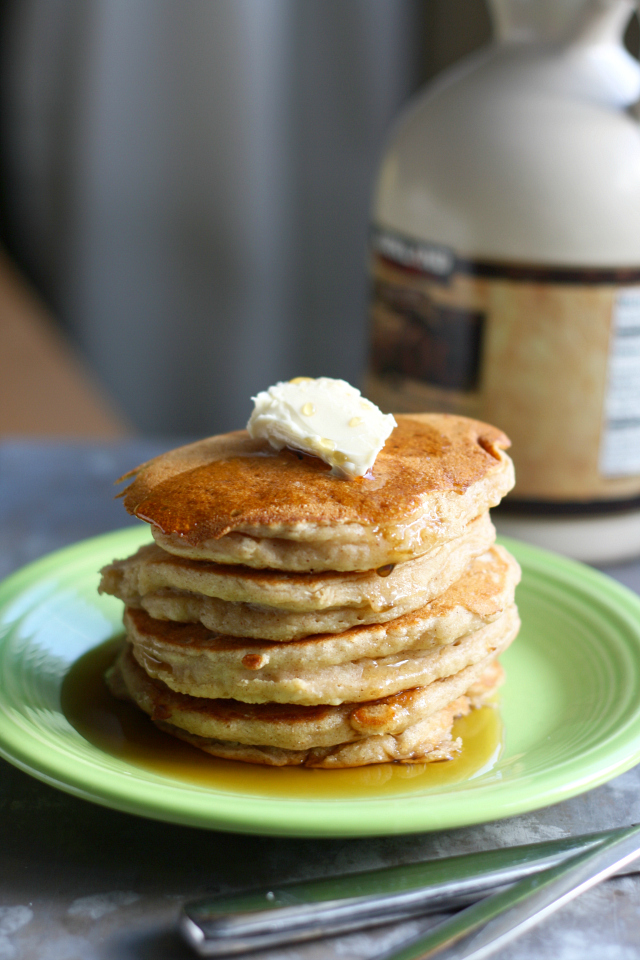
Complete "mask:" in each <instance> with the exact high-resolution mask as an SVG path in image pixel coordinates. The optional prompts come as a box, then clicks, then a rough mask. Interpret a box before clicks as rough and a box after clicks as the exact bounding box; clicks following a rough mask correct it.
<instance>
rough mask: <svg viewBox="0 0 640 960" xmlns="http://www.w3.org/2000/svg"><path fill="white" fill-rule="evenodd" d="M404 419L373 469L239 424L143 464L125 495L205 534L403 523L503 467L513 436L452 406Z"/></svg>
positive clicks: (171, 524)
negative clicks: (339, 469) (340, 468)
mask: <svg viewBox="0 0 640 960" xmlns="http://www.w3.org/2000/svg"><path fill="white" fill-rule="evenodd" d="M397 421H398V426H397V427H396V429H395V430H394V431H393V433H392V434H391V436H390V437H389V439H388V440H387V442H386V444H385V446H384V448H383V450H382V451H381V452H380V454H379V455H378V457H377V459H376V462H375V464H374V467H373V474H372V476H371V477H370V478H357V479H355V480H345V479H342V478H340V477H334V476H331V473H330V468H329V467H328V466H327V465H326V464H325V463H324V462H323V461H321V460H318V459H317V458H315V457H308V456H304V455H302V454H298V453H296V452H294V451H291V450H282V451H280V452H278V453H276V452H275V451H273V450H271V449H270V448H269V447H268V445H267V444H266V443H264V442H262V441H256V440H252V439H251V438H250V437H249V435H248V434H247V432H246V431H245V430H240V431H236V432H235V433H230V434H223V435H221V436H217V437H210V438H209V439H206V440H201V441H199V442H197V443H194V444H190V445H189V446H186V447H181V448H179V449H177V450H173V451H170V452H169V453H166V454H163V455H162V456H160V457H157V458H156V459H155V460H151V461H149V462H148V463H146V464H143V465H142V466H140V467H138V468H137V469H136V470H135V471H133V475H135V479H134V481H133V482H132V483H131V485H130V486H129V487H128V488H127V489H126V490H125V491H124V494H123V496H124V504H125V507H126V509H127V511H128V512H129V513H131V514H134V515H135V516H137V517H139V518H140V519H141V520H145V521H147V522H148V523H150V524H152V525H153V526H155V527H156V528H158V529H159V530H160V531H161V532H162V533H164V534H167V535H171V534H175V535H177V536H179V537H181V538H184V539H185V540H186V541H187V542H190V543H193V544H198V543H202V542H203V541H205V540H211V539H219V538H220V537H223V536H225V535H226V534H228V533H232V532H233V531H241V530H246V529H247V528H256V527H258V528H259V527H277V526H284V527H291V526H293V525H296V524H301V523H307V524H322V525H331V524H349V523H355V524H363V525H366V526H373V527H375V526H377V525H380V524H381V525H383V526H387V525H389V524H393V523H394V522H398V523H403V522H406V520H407V519H408V518H409V517H410V516H411V515H412V514H414V513H416V512H418V511H420V510H421V509H424V507H425V505H426V502H427V501H428V497H429V494H430V493H433V492H438V491H450V490H453V491H456V492H458V493H464V492H465V491H466V490H467V489H468V488H469V487H471V486H472V485H473V484H474V483H477V482H478V481H480V480H482V479H484V478H485V477H486V476H487V475H489V474H491V473H499V472H501V471H502V470H503V462H502V461H501V458H500V451H501V450H505V449H507V448H508V447H509V445H510V442H509V440H508V438H507V437H506V436H505V434H504V433H502V431H500V430H498V429H497V428H495V427H492V426H489V425H488V424H485V423H480V422H479V421H476V420H470V419H467V418H464V417H456V416H452V415H448V414H412V415H405V416H398V417H397ZM123 479H124V478H123Z"/></svg>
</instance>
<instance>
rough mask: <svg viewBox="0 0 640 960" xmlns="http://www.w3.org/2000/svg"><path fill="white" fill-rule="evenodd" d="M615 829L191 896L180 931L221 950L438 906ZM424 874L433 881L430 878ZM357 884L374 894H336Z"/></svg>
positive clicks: (455, 903) (201, 949)
mask: <svg viewBox="0 0 640 960" xmlns="http://www.w3.org/2000/svg"><path fill="white" fill-rule="evenodd" d="M619 834H620V830H613V831H607V832H606V833H602V834H587V835H585V836H582V837H570V838H564V839H563V840H555V841H545V842H543V843H538V844H528V845H526V846H522V847H513V848H509V849H506V848H499V849H497V850H488V851H484V852H482V853H475V854H466V855H459V856H455V857H449V858H445V859H442V860H435V861H430V862H428V863H424V864H421V863H415V864H409V865H408V866H406V867H404V868H402V867H391V868H387V869H383V870H375V871H370V872H369V873H362V874H355V875H351V876H350V877H349V876H347V877H341V878H335V879H334V880H320V881H309V882H307V883H301V884H292V885H290V886H288V887H283V888H281V889H280V890H276V891H275V892H271V891H262V892H260V891H259V892H257V893H253V894H247V895H241V896H238V897H222V898H217V899H213V900H211V899H210V900H200V901H194V902H192V903H188V904H186V905H185V907H184V908H183V913H182V916H181V919H180V931H181V933H182V935H183V937H184V938H185V939H186V940H187V942H188V943H189V944H190V945H191V946H192V947H193V948H194V949H195V950H196V951H197V952H198V953H199V954H201V955H202V956H222V955H230V954H233V953H240V952H243V951H247V950H251V949H259V948H263V947H267V946H275V945H283V944H286V943H294V942H300V941H303V940H310V939H314V938H319V937H322V936H330V935H335V934H337V933H345V932H347V931H352V930H359V929H364V928H365V927H371V926H377V925H381V924H384V923H390V922H393V921H397V920H402V919H405V918H407V917H412V916H418V915H425V914H428V913H434V912H442V911H445V910H447V909H453V908H455V907H460V906H465V905H466V904H468V903H472V902H474V901H475V900H477V899H479V898H480V897H483V896H486V895H487V894H488V893H490V892H492V891H494V890H495V889H496V888H497V887H499V886H504V884H506V883H513V882H515V881H516V880H519V879H521V878H522V877H525V876H529V875H531V874H532V873H535V872H540V871H542V870H544V869H547V868H548V867H551V866H554V865H555V864H557V863H561V862H562V861H563V860H566V859H567V858H568V857H571V856H575V854H576V853H578V852H581V851H583V850H585V849H592V848H593V847H594V846H596V845H598V844H601V843H602V842H603V841H604V840H606V839H609V838H610V837H612V836H613V837H617V836H619ZM429 876H431V878H432V880H433V878H434V877H436V878H438V882H428V881H427V880H426V879H425V878H427V877H429ZM399 887H400V889H398V888H399ZM394 888H395V889H394ZM354 889H355V890H358V891H363V890H367V891H376V892H375V894H374V895H373V896H356V897H354V896H353V895H352V896H350V897H346V896H342V897H341V896H340V894H341V893H346V892H347V891H348V890H349V891H351V892H352V891H353V890H354ZM284 904H290V905H288V906H286V905H284Z"/></svg>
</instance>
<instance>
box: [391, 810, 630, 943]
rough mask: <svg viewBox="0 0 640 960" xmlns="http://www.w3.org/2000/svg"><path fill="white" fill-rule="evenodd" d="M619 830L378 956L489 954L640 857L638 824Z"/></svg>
mask: <svg viewBox="0 0 640 960" xmlns="http://www.w3.org/2000/svg"><path fill="white" fill-rule="evenodd" d="M615 832H616V833H617V836H611V837H609V838H608V839H607V840H605V841H603V843H601V844H598V845H597V846H595V847H594V848H592V849H591V850H587V851H586V852H584V853H579V854H578V855H577V856H574V857H570V858H569V859H568V860H565V861H564V862H563V863H560V864H559V865H557V866H555V867H551V868H549V869H547V870H544V871H543V872H542V873H539V874H536V875H534V876H530V877H525V878H524V880H521V881H520V882H519V883H516V884H514V885H513V886H511V887H508V888H507V889H506V890H502V891H499V892H498V893H494V894H493V895H492V896H490V897H487V899H485V900H482V901H480V902H479V903H474V904H473V906H471V907H467V909H466V910H462V911H460V912H459V913H458V914H456V916H454V917H452V918H451V919H450V920H446V921H445V922H444V923H442V924H439V925H438V926H437V927H436V929H435V930H432V931H429V933H427V934H424V933H423V934H420V935H419V936H418V937H416V936H415V935H414V936H412V937H411V938H410V939H409V940H407V941H406V942H405V943H404V944H402V945H401V946H400V947H398V946H395V947H394V948H393V949H392V950H385V951H384V953H381V954H378V956H377V957H375V958H374V960H435V958H436V957H437V958H438V960H485V958H486V957H488V956H490V955H491V954H492V953H494V952H495V951H496V950H499V949H501V948H502V947H504V946H506V945H507V944H508V943H511V941H512V940H514V939H515V938H516V937H518V936H520V934H522V933H525V932H526V931H527V930H530V929H531V928H532V927H533V926H535V925H536V924H537V923H540V922H541V921H542V920H544V919H545V918H546V917H548V916H550V915H551V914H552V913H555V912H556V910H559V909H560V907H562V906H564V905H565V904H566V903H569V902H570V901H571V900H573V899H575V897H577V896H579V895H580V894H581V893H584V892H585V891H586V890H589V889H590V888H591V887H593V886H595V885H596V884H597V883H600V882H601V881H602V880H606V878H607V877H610V876H612V875H613V874H614V873H616V872H617V871H619V870H624V869H625V868H626V867H628V866H629V864H631V863H632V862H633V861H634V860H636V859H637V858H638V857H640V825H638V824H635V825H634V826H633V827H628V828H626V829H623V830H619V831H615Z"/></svg>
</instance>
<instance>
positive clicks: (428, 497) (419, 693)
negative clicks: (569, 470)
mask: <svg viewBox="0 0 640 960" xmlns="http://www.w3.org/2000/svg"><path fill="white" fill-rule="evenodd" d="M397 421H398V426H397V427H396V429H395V430H394V432H393V433H392V434H391V436H390V438H389V439H388V441H387V443H386V445H385V447H384V448H383V450H382V452H381V453H380V454H379V455H378V458H377V460H376V462H375V464H374V467H373V473H372V476H371V477H367V478H357V479H355V480H345V479H342V478H339V477H335V476H332V474H331V471H330V469H329V467H328V466H327V465H326V464H324V463H323V462H322V461H320V460H318V459H316V458H315V457H309V456H305V455H303V454H300V453H296V452H294V451H290V450H283V451H280V452H278V453H275V452H274V451H273V450H271V449H270V448H269V447H268V445H267V444H266V443H264V442H262V441H256V440H252V439H251V438H250V437H249V435H248V434H247V433H246V432H245V431H239V432H236V433H231V434H226V435H223V436H219V437H212V438H210V439H208V440H203V441H201V442H199V443H195V444H192V445H190V446H188V447H183V448H181V449H178V450H174V451H171V452H170V453H167V454H165V455H163V456H161V457H158V458H157V459H155V460H152V461H151V462H149V463H147V464H144V465H143V466H142V467H139V468H138V470H137V471H134V474H133V475H132V476H134V480H133V482H132V484H131V485H130V486H129V487H128V489H127V490H126V491H125V494H124V497H125V506H126V508H127V510H128V511H129V512H130V513H133V514H135V515H136V516H138V517H139V518H141V519H142V520H146V521H147V522H149V523H150V524H151V528H152V532H153V536H154V540H155V543H153V544H150V545H147V546H144V547H141V549H140V550H139V551H138V552H137V553H136V554H135V555H134V556H132V557H129V558H127V559H125V560H116V561H114V563H112V564H110V565H109V566H107V567H105V568H104V570H103V571H102V583H101V587H100V589H101V590H102V591H103V592H105V593H109V594H113V595H115V596H117V597H119V598H120V599H121V600H123V601H124V603H125V614H124V622H125V627H126V632H127V644H126V647H125V648H124V649H123V651H122V653H121V654H120V656H119V657H118V660H117V662H116V664H115V665H114V667H113V668H112V670H111V671H110V673H109V677H108V682H109V684H110V688H111V690H112V691H113V693H114V694H115V695H117V696H121V697H125V698H128V699H131V700H133V701H134V702H135V703H137V704H138V706H139V707H141V708H142V710H144V711H145V712H146V713H148V714H149V715H150V716H151V718H152V719H153V721H154V722H155V723H156V724H157V725H158V726H159V727H161V728H162V729H163V730H166V731H167V732H169V733H171V734H173V735H174V736H177V737H180V738H182V739H184V740H186V741H188V742H189V743H192V744H194V745H195V746H197V747H200V748H201V749H203V750H205V751H207V752H208V753H211V754H213V755H214V756H218V757H226V758H231V759H236V760H245V761H249V762H254V763H262V764H271V765H278V766H280V765H286V764H296V765H305V766H310V767H327V768H338V767H352V766H361V765H364V764H370V763H382V762H388V761H400V762H403V763H418V762H419V763H423V762H426V761H429V760H442V759H446V758H449V757H451V756H453V755H454V754H455V753H456V752H457V751H458V750H459V749H460V746H461V744H460V741H459V740H454V739H453V738H452V733H451V729H452V724H453V721H454V719H455V718H456V717H458V716H461V715H463V714H465V713H468V711H469V710H470V709H471V708H472V707H474V706H479V705H480V704H482V703H483V701H484V700H485V698H486V697H487V696H488V695H489V694H491V693H492V692H493V690H494V689H495V688H496V686H497V685H498V684H499V683H500V682H501V679H502V671H501V668H500V666H499V664H498V662H497V659H496V658H497V656H498V654H499V653H500V652H501V651H502V650H504V649H505V648H506V647H507V646H508V645H509V644H510V643H511V641H512V640H513V638H514V637H515V635H516V633H517V631H518V627H519V620H518V614H517V610H516V607H515V604H514V591H515V587H516V584H517V582H518V579H519V569H518V566H517V564H516V562H515V560H514V559H513V558H512V557H511V556H510V555H509V554H508V553H507V551H506V550H504V549H503V548H502V547H499V546H496V545H494V539H495V531H494V528H493V526H492V524H491V521H490V519H489V515H488V510H489V508H490V507H492V506H495V505H496V504H497V503H498V502H499V501H500V499H501V498H502V497H503V496H504V495H505V494H506V493H507V492H508V490H509V489H510V488H511V487H512V486H513V469H512V465H511V461H510V460H509V458H508V457H507V456H506V454H505V453H504V450H505V448H506V447H508V445H509V441H508V440H507V438H506V437H505V436H504V434H503V433H501V432H500V431H499V430H497V429H495V428H493V427H490V426H487V425H486V424H482V423H479V422H477V421H473V420H468V419H465V418H462V417H454V416H447V415H439V414H416V415H411V416H409V415H407V416H398V417H397Z"/></svg>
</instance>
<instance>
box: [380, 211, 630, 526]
mask: <svg viewBox="0 0 640 960" xmlns="http://www.w3.org/2000/svg"><path fill="white" fill-rule="evenodd" d="M371 274H372V284H371V354H370V362H369V371H368V379H367V382H366V384H365V391H366V393H367V395H368V396H369V397H370V398H371V399H372V400H373V401H374V402H375V403H377V404H378V405H379V406H380V407H381V408H382V409H384V410H386V411H390V412H398V413H401V412H411V411H420V410H441V411H443V412H451V413H459V414H462V415H464V416H470V417H475V418H477V419H479V420H486V421H488V422H489V423H495V424H496V426H499V427H501V428H502V429H503V430H504V431H505V433H507V434H508V435H509V436H510V437H511V440H512V442H513V448H512V450H513V458H514V461H515V464H516V476H517V486H516V490H515V494H514V497H513V498H517V499H518V500H520V501H521V502H522V501H529V502H531V503H542V504H549V503H550V502H555V503H557V504H558V505H559V506H562V505H567V504H572V505H574V506H575V507H576V509H578V508H580V509H582V507H583V506H584V507H585V508H586V507H587V506H588V505H589V504H591V503H592V502H593V504H594V505H595V507H598V505H600V506H601V505H602V504H604V503H607V502H609V501H611V502H613V501H616V502H617V503H619V504H621V503H622V502H623V501H628V500H634V499H638V498H640V268H628V267H624V268H620V269H617V268H611V267H603V268H593V267H576V266H570V265H568V266H563V265H558V266H548V265H544V264H527V263H508V262H496V261H479V260H471V259H468V258H464V257H461V256H460V255H459V254H457V253H456V252H455V251H453V250H451V249H450V248H448V247H446V246H443V245H438V244H430V243H423V242H421V241H418V240H414V239H410V238H406V237H402V236H400V235H399V234H397V233H394V232H392V231H387V230H384V229H377V230H375V231H374V233H373V235H372V263H371Z"/></svg>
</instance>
